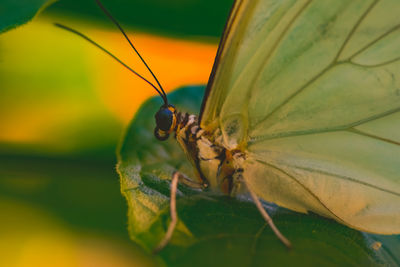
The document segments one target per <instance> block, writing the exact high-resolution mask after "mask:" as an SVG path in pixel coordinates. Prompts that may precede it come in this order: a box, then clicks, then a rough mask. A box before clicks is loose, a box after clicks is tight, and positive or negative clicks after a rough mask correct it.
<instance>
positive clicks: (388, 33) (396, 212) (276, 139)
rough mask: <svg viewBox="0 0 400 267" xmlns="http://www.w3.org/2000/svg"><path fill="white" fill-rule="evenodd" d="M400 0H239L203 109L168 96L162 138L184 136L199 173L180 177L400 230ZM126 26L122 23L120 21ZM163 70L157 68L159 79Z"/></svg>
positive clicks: (365, 226)
mask: <svg viewBox="0 0 400 267" xmlns="http://www.w3.org/2000/svg"><path fill="white" fill-rule="evenodd" d="M399 8H400V3H399V2H398V1H397V0H381V1H379V0H369V1H365V0H355V1H345V0H324V1H315V0H314V1H312V0H298V1H296V0H251V1H250V0H237V1H235V3H234V5H233V8H232V10H231V14H230V17H229V19H228V22H227V25H226V28H225V32H224V35H223V37H222V39H221V43H220V46H219V49H218V52H217V56H216V60H215V64H214V66H213V69H212V73H211V76H210V80H209V83H208V85H207V88H206V93H205V96H204V98H203V103H202V108H201V110H200V114H199V117H197V116H195V115H189V114H186V113H182V112H180V111H178V110H177V109H176V108H175V107H174V106H173V105H172V104H171V103H169V102H168V99H167V96H166V94H165V92H164V90H163V89H162V87H161V85H160V84H159V82H158V80H157V79H156V81H157V85H158V87H157V86H154V85H152V84H151V83H150V82H149V83H150V84H151V85H152V86H153V87H154V88H155V89H156V90H157V92H158V93H159V94H160V96H161V97H162V99H163V101H164V103H163V104H162V106H161V107H160V109H159V110H158V111H157V113H156V115H155V119H156V127H155V130H154V134H155V136H156V138H157V139H159V140H161V141H163V140H166V139H168V137H169V135H170V134H174V135H175V138H176V140H177V141H178V143H179V144H180V145H181V147H182V149H183V150H184V152H185V154H186V155H187V157H188V159H189V161H190V162H191V163H192V165H193V167H194V169H195V170H196V172H197V180H192V179H190V178H188V177H184V176H182V175H181V174H179V173H175V174H174V175H173V178H172V182H171V218H172V220H171V224H170V225H169V228H168V231H167V234H166V236H165V238H164V239H163V240H162V241H161V243H160V245H159V246H158V248H157V249H161V248H162V247H164V246H165V245H166V244H167V243H168V241H169V239H170V238H171V236H172V233H173V230H174V228H175V226H176V221H177V215H176V210H175V197H176V196H175V194H176V186H177V183H178V181H180V182H183V183H185V184H187V185H189V186H193V187H199V188H207V189H208V190H213V191H218V192H223V193H226V194H229V195H232V196H235V195H240V194H250V195H251V197H252V199H253V200H254V203H255V204H256V206H257V207H258V209H259V211H260V213H261V214H262V216H263V217H264V218H265V220H266V221H267V222H268V223H269V224H270V226H271V227H272V229H273V230H274V232H275V233H276V235H277V236H278V238H279V239H280V240H281V241H282V242H283V243H284V244H286V245H287V246H290V242H289V240H287V239H286V238H285V237H284V236H283V235H282V234H281V233H280V232H279V230H278V229H277V228H276V226H275V225H274V224H273V222H272V220H271V219H270V218H269V216H268V214H267V213H266V211H265V210H264V209H263V207H262V205H261V204H260V201H259V199H263V200H266V201H269V202H273V203H276V204H278V205H279V206H282V207H285V208H288V209H291V210H294V211H297V212H301V213H307V212H314V213H317V214H320V215H322V216H324V217H328V218H332V219H334V220H336V221H338V222H339V223H342V224H344V225H347V226H349V227H351V228H354V229H358V230H361V231H366V232H371V233H379V234H397V233H400V49H399V47H400V17H399V16H398V12H396V11H397V10H399ZM117 25H118V24H117ZM154 78H155V76H154Z"/></svg>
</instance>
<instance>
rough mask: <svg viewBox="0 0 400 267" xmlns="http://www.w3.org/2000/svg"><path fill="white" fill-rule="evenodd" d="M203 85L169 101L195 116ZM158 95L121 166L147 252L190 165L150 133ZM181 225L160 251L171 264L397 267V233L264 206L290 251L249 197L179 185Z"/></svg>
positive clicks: (135, 227) (136, 231)
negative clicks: (172, 188)
mask: <svg viewBox="0 0 400 267" xmlns="http://www.w3.org/2000/svg"><path fill="white" fill-rule="evenodd" d="M202 95H203V88H202V87H188V88H184V89H182V90H179V91H175V92H173V93H171V94H170V95H169V97H168V99H169V102H170V103H172V104H173V105H175V106H176V107H177V108H178V109H179V110H181V111H184V112H190V113H193V112H195V111H197V110H199V108H200V102H201V101H200V100H201V98H202ZM161 105H162V102H161V99H160V98H159V97H157V98H153V99H151V100H149V101H148V102H146V103H145V104H144V105H143V106H142V107H141V109H140V110H139V112H138V113H137V115H136V116H135V119H134V121H133V122H132V124H131V125H130V127H129V129H128V132H127V134H126V136H125V140H124V142H123V144H122V147H121V150H120V158H119V165H118V170H119V172H120V176H121V186H122V192H123V194H124V195H125V197H126V199H127V200H128V206H129V213H128V215H129V230H130V234H131V237H132V239H133V240H135V241H137V242H138V243H139V244H141V245H142V246H143V247H144V248H146V249H147V250H151V249H152V248H154V247H155V246H156V245H157V243H158V242H159V241H160V240H161V239H162V238H163V236H164V234H165V231H166V229H167V226H168V223H169V180H170V179H171V176H172V173H173V172H175V171H176V170H179V171H180V172H181V173H184V174H185V175H187V176H189V177H194V176H193V170H192V167H191V166H190V165H189V163H188V162H187V160H186V159H185V155H184V154H183V152H182V151H181V149H180V148H179V147H178V144H177V143H176V141H175V140H174V139H173V138H170V139H172V140H168V141H165V142H159V141H157V140H156V139H155V137H154V136H153V128H154V124H153V123H152V117H153V114H154V113H155V112H156V111H157V110H158V108H159V107H160V106H161ZM178 195H179V198H178V201H177V208H178V217H179V220H180V221H179V223H178V226H177V230H176V231H175V233H174V236H173V239H172V240H171V242H170V244H169V245H168V246H167V247H166V248H165V249H164V250H163V251H161V253H160V258H162V259H163V260H164V261H165V263H166V264H167V265H168V266H188V265H189V264H190V266H265V264H266V263H268V264H269V265H272V266H278V265H282V266H294V265H296V266H338V265H340V266H371V265H387V266H395V265H400V255H399V254H398V253H397V252H398V251H400V236H379V235H371V234H366V233H362V232H359V231H356V230H353V229H350V228H348V227H346V226H343V225H341V224H338V223H336V222H335V221H333V220H329V219H325V218H322V217H320V216H317V215H313V214H310V215H305V214H300V213H296V212H293V211H289V210H286V209H283V208H280V207H277V206H273V205H269V204H265V207H266V208H267V209H268V210H269V212H270V213H271V214H272V217H273V219H274V221H275V224H276V225H277V226H278V227H279V229H280V230H281V231H282V232H283V233H284V234H285V235H286V236H287V237H288V238H289V240H291V241H292V243H293V246H294V248H293V249H292V250H291V251H288V250H287V249H286V248H285V247H284V246H283V245H282V244H281V243H280V241H279V240H278V239H277V238H276V236H275V235H274V234H273V232H272V231H271V229H270V228H269V226H268V225H266V223H265V222H264V220H263V219H262V217H261V216H260V214H259V212H258V210H257V209H256V207H255V205H254V204H253V203H251V201H249V200H248V199H246V198H243V199H240V200H235V199H230V198H228V197H224V196H215V195H210V194H209V193H205V192H198V191H192V190H190V189H189V188H186V187H184V186H181V187H180V192H179V194H178Z"/></svg>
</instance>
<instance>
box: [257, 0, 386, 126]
mask: <svg viewBox="0 0 400 267" xmlns="http://www.w3.org/2000/svg"><path fill="white" fill-rule="evenodd" d="M378 1H379V0H376V1H375V2H373V3H372V4H371V5H370V6H369V7H368V8H367V9H366V11H365V12H364V13H363V14H362V15H361V16H360V18H359V19H358V20H357V22H356V23H355V24H354V26H353V28H352V29H351V30H350V32H349V34H348V35H347V36H346V38H345V40H344V42H343V44H342V45H341V47H340V48H339V50H338V52H337V54H336V56H335V57H334V58H333V60H332V62H331V63H330V64H328V65H327V66H326V67H325V68H324V69H322V70H321V71H320V72H319V73H317V74H316V75H315V76H314V77H312V78H311V79H310V80H309V81H308V82H306V83H305V84H304V85H303V86H301V87H300V88H299V89H297V90H296V91H295V92H294V93H293V94H291V95H290V96H288V97H287V98H286V99H285V100H284V101H283V102H282V103H281V104H279V105H278V106H277V107H275V108H274V109H273V110H272V111H271V112H270V113H269V114H267V115H266V116H265V117H264V118H263V119H262V120H261V121H259V122H258V123H256V124H255V125H254V129H255V128H257V127H258V126H259V125H260V124H262V123H264V122H265V121H266V120H268V119H269V118H270V117H271V116H272V115H273V114H274V113H276V112H277V111H279V110H280V109H281V108H282V107H283V106H285V105H286V104H288V103H289V102H290V101H291V100H292V99H294V98H295V97H296V96H297V95H299V94H300V93H301V92H303V91H304V90H305V89H306V88H307V87H309V86H310V85H311V84H312V83H314V82H315V81H316V80H318V79H319V78H320V77H322V76H323V75H324V74H325V73H326V72H327V71H328V70H330V69H332V68H334V67H335V66H337V65H340V64H342V63H346V62H345V61H340V62H338V61H337V59H338V58H339V56H340V54H341V53H342V51H343V49H344V47H345V46H346V44H347V43H348V41H349V40H350V39H351V36H352V35H353V33H354V32H355V31H356V30H357V28H358V27H359V25H360V24H361V23H362V21H363V20H364V19H365V18H366V17H367V15H368V14H369V12H370V11H371V10H372V9H373V7H374V6H375V5H376V4H377V3H378ZM253 84H254V83H253Z"/></svg>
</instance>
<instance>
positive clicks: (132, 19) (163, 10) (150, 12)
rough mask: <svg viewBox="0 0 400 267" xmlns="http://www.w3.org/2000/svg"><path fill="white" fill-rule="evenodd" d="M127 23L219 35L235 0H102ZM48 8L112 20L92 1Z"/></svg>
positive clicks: (63, 0)
mask: <svg viewBox="0 0 400 267" xmlns="http://www.w3.org/2000/svg"><path fill="white" fill-rule="evenodd" d="M102 2H103V4H104V6H106V8H107V9H109V10H110V12H111V13H112V14H113V16H114V17H115V18H116V19H117V20H118V21H119V22H120V23H121V24H122V25H125V26H134V27H135V28H141V29H143V30H145V31H151V32H156V33H163V34H170V35H175V36H213V37H220V35H221V34H222V30H223V27H224V25H225V21H226V18H227V17H228V13H229V9H230V7H231V6H232V3H233V0H218V1H214V0H170V1H165V0H102ZM48 11H49V12H57V13H64V14H69V15H71V14H76V15H78V16H84V17H85V18H91V19H94V20H98V21H103V22H106V23H107V24H110V22H109V21H108V19H107V18H106V17H105V16H104V14H102V12H101V11H100V9H99V8H98V7H97V6H96V5H95V2H94V0H93V1H79V0H60V1H59V2H57V3H56V4H54V5H52V6H51V7H50V8H49V10H48Z"/></svg>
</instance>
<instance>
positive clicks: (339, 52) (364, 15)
mask: <svg viewBox="0 0 400 267" xmlns="http://www.w3.org/2000/svg"><path fill="white" fill-rule="evenodd" d="M378 2H379V0H375V1H374V2H373V3H372V4H371V5H370V6H369V7H368V8H367V9H366V11H365V12H364V13H363V14H362V15H361V16H360V18H359V19H358V20H357V22H356V23H355V24H354V26H353V28H352V29H351V31H350V32H349V34H348V35H347V36H346V39H345V40H344V42H343V44H342V46H341V47H340V48H339V51H338V52H337V54H336V57H335V58H334V60H333V62H337V60H338V58H339V57H340V54H341V53H342V52H343V50H344V48H345V47H346V45H347V43H348V42H349V41H350V38H351V37H352V36H353V34H354V32H355V31H356V30H357V28H358V27H359V26H360V24H361V22H363V21H364V19H365V18H366V17H367V16H368V14H369V13H370V12H371V10H372V9H373V8H374V7H375V5H376V4H377V3H378Z"/></svg>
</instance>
